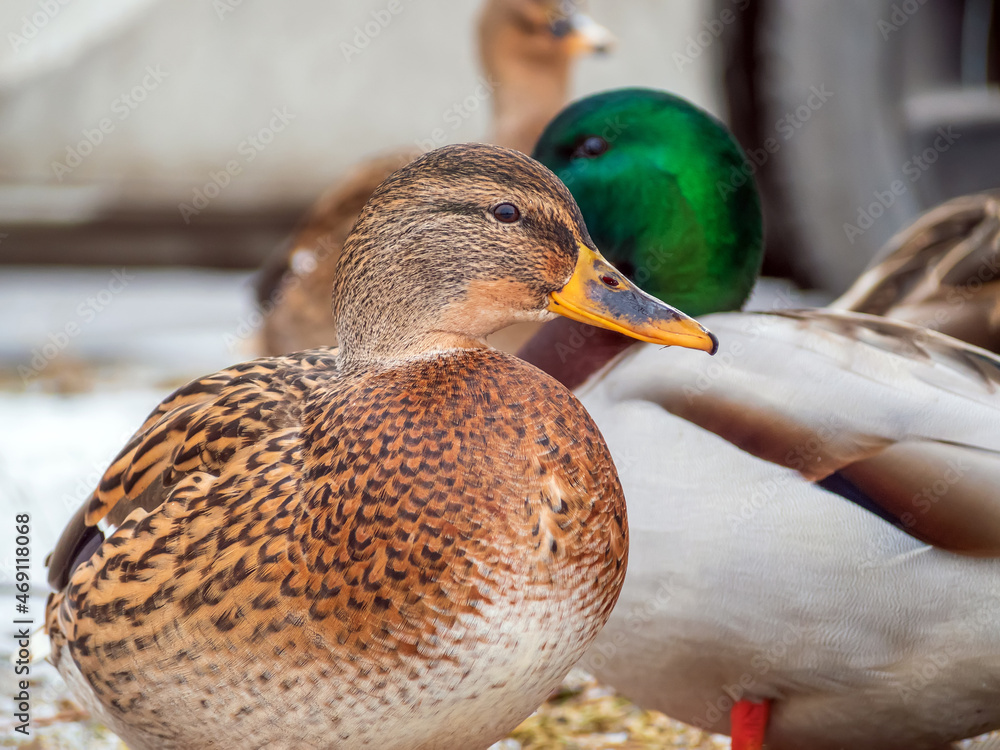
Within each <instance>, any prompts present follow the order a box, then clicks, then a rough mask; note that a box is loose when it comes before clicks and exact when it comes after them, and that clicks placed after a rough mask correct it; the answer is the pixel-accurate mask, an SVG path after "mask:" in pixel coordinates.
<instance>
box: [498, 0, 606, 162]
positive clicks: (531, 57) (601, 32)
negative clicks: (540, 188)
mask: <svg viewBox="0 0 1000 750" xmlns="http://www.w3.org/2000/svg"><path fill="white" fill-rule="evenodd" d="M613 44H614V37H613V36H612V35H611V33H610V32H609V31H608V30H607V29H605V28H604V27H602V26H601V25H600V24H598V23H595V22H594V21H593V20H591V19H590V17H589V16H587V15H585V14H584V13H583V12H581V10H580V7H579V4H578V3H577V2H574V0H488V1H487V2H486V3H485V4H484V6H483V10H482V12H481V13H480V16H479V53H480V56H481V59H482V66H483V70H484V71H485V72H486V80H487V83H488V85H489V88H490V91H491V93H492V103H493V107H494V109H495V113H494V122H493V127H494V132H493V137H492V140H493V141H494V142H496V143H500V144H502V145H504V146H509V147H511V148H516V149H518V150H519V151H524V152H525V153H529V152H530V151H531V147H532V146H534V145H535V141H536V140H537V139H538V134H539V133H541V132H542V129H543V128H544V127H545V125H546V124H548V122H549V120H551V119H552V118H553V117H554V116H555V114H556V113H557V112H558V111H559V110H560V109H561V108H562V107H563V105H564V104H565V103H566V102H567V100H568V99H569V83H570V75H571V71H572V66H573V63H574V62H575V61H576V60H577V59H578V58H579V57H580V56H581V55H585V54H590V53H594V52H606V51H608V50H610V49H611V47H612V46H613Z"/></svg>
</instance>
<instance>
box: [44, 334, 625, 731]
mask: <svg viewBox="0 0 1000 750" xmlns="http://www.w3.org/2000/svg"><path fill="white" fill-rule="evenodd" d="M609 480H611V481H609ZM151 487H156V488H159V489H160V493H161V494H160V496H159V498H158V500H159V504H158V505H157V506H155V507H153V508H152V509H151V511H150V513H149V514H148V515H145V514H144V513H143V512H142V511H138V513H137V515H133V516H132V517H130V518H129V519H128V520H127V521H125V523H124V524H123V525H122V526H121V528H119V530H118V531H117V532H116V533H115V534H114V535H112V536H111V537H110V538H109V539H108V541H107V542H106V543H105V544H104V545H103V547H102V548H101V549H100V550H99V552H98V553H97V554H95V555H94V557H93V558H92V560H91V561H90V562H88V563H86V564H84V565H82V566H81V567H80V568H79V569H78V570H77V571H76V572H75V574H74V575H73V576H72V579H71V583H70V585H69V586H68V588H66V589H65V590H64V591H62V592H59V593H57V594H56V595H54V596H53V598H52V600H51V602H50V605H49V609H48V629H49V632H50V633H52V634H53V641H54V645H55V649H54V652H55V654H56V658H57V659H58V658H59V657H60V651H61V647H62V646H64V645H65V646H66V647H67V651H65V652H62V656H63V658H65V657H66V656H70V657H71V658H72V659H73V660H74V661H75V662H76V663H77V664H78V665H79V668H80V670H81V672H82V673H83V674H84V675H85V676H87V678H88V680H89V684H90V686H91V688H92V689H93V691H94V694H95V696H96V698H97V700H99V701H100V702H102V703H103V705H104V706H105V707H106V710H107V711H108V713H109V714H110V716H112V717H116V718H117V719H118V720H119V721H120V722H122V723H127V724H128V725H129V726H131V727H133V728H134V727H136V726H138V727H139V728H140V729H141V731H142V733H144V734H145V733H151V734H154V735H157V736H163V737H167V736H170V737H172V738H174V739H173V740H172V741H175V742H178V743H180V744H176V745H171V746H172V747H173V746H176V747H188V746H195V745H185V744H183V743H184V742H195V740H194V739H185V737H196V736H198V735H186V734H185V732H188V731H192V730H189V727H190V726H191V725H199V724H202V723H204V722H208V723H209V724H211V723H212V722H213V721H214V720H215V719H213V716H214V713H215V711H216V707H217V705H218V702H217V701H215V700H212V699H211V698H209V699H207V700H206V702H207V706H204V707H199V705H198V701H195V700H194V699H193V697H192V696H191V695H189V694H188V693H190V692H192V691H195V692H197V691H200V690H201V689H202V687H200V685H201V684H202V683H201V682H199V679H200V678H199V673H200V672H201V671H204V670H206V669H207V670H208V672H207V673H205V675H201V676H203V677H206V678H207V676H208V675H209V674H211V673H212V672H214V671H216V670H218V671H219V674H220V676H219V677H213V678H212V679H213V680H217V679H223V678H224V679H225V680H226V681H227V683H228V684H230V686H231V688H230V689H236V686H239V685H241V684H243V683H244V682H245V683H246V685H248V686H249V685H253V684H254V682H255V681H256V680H257V675H259V674H271V675H273V676H274V681H275V683H276V684H277V682H278V681H279V680H280V679H303V680H304V679H308V677H309V676H310V675H313V674H316V675H318V674H320V672H321V671H322V672H323V673H324V674H329V675H330V676H331V677H333V676H335V677H336V678H337V679H336V680H334V681H333V682H332V683H330V684H329V685H327V686H325V687H322V686H320V685H315V686H313V687H312V688H310V695H311V697H312V699H313V700H315V701H317V702H318V703H317V706H316V707H315V710H319V709H320V708H322V709H323V710H324V711H326V712H328V713H329V714H330V715H336V714H337V712H338V711H339V710H340V709H339V708H338V706H339V705H340V703H341V702H342V701H345V700H347V696H348V694H350V693H351V692H352V691H357V690H361V691H362V692H363V691H364V690H374V691H375V692H378V687H377V685H378V684H381V685H382V687H383V688H384V690H383V693H384V698H385V700H387V701H391V702H396V701H398V702H399V706H398V709H399V710H400V711H403V712H406V711H411V710H413V706H410V705H408V704H407V702H408V701H414V700H416V697H417V696H418V695H419V693H420V691H421V690H422V689H426V688H427V687H428V685H427V684H426V682H427V681H428V680H430V679H431V678H430V677H429V676H428V675H429V674H430V673H433V671H434V670H433V669H432V668H431V667H432V666H433V664H434V663H436V662H437V661H438V660H454V661H460V658H459V652H460V650H461V649H462V648H464V647H465V646H463V645H462V644H463V643H464V639H467V638H472V639H485V640H484V644H488V641H489V640H490V638H492V637H495V636H491V635H490V633H491V632H494V628H495V627H496V626H492V627H491V626H489V624H488V623H482V624H480V625H476V624H473V623H472V621H473V620H477V619H478V618H480V617H481V615H480V613H481V612H482V611H483V610H484V609H485V608H488V607H496V606H499V605H500V604H501V603H502V602H503V601H504V600H505V599H510V600H511V602H512V603H513V602H514V601H518V600H522V599H523V600H536V601H543V600H545V599H547V598H554V599H556V600H562V601H564V602H565V604H564V605H559V606H557V607H556V608H555V609H557V610H563V611H564V614H562V615H561V616H563V617H572V618H577V619H579V621H580V623H581V626H582V623H584V622H587V623H589V624H588V625H587V629H589V630H591V631H593V633H596V630H597V629H598V628H599V626H600V624H601V623H603V622H604V621H605V619H606V618H607V616H608V615H609V614H610V611H611V608H612V606H613V604H614V601H615V599H616V597H617V592H618V590H619V588H620V586H621V583H622V580H623V577H624V566H625V554H626V544H627V531H626V525H625V509H624V502H623V498H622V495H621V490H620V487H619V485H618V483H617V479H615V478H614V469H613V466H612V464H611V461H610V458H609V456H608V453H607V451H606V448H605V446H604V443H603V441H602V439H601V438H600V436H599V434H598V433H597V430H596V428H595V426H594V425H593V423H592V421H591V420H590V418H589V417H588V416H587V414H586V413H585V412H584V410H583V408H582V407H581V406H580V405H579V403H578V402H577V401H576V399H575V398H574V397H573V396H572V395H571V394H570V393H569V392H568V391H566V390H565V389H564V388H563V387H562V386H560V385H559V384H557V383H556V382H555V381H553V380H551V379H549V378H547V377H546V376H543V375H541V373H539V372H537V371H535V370H534V368H531V367H530V366H529V365H526V364H524V363H522V362H520V361H519V360H516V359H514V358H512V357H509V356H506V355H503V354H500V353H497V352H494V351H491V350H475V351H469V352H457V353H453V354H451V355H447V356H442V357H439V358H435V359H433V360H430V361H426V362H416V363H409V364H404V365H401V366H399V367H394V368H387V369H382V370H379V371H377V372H373V373H369V374H367V375H364V376H350V377H345V378H339V377H337V369H336V362H335V360H334V358H333V357H332V356H331V355H330V353H329V352H325V351H317V352H306V353H302V354H298V355H292V356H289V357H284V358H279V359H274V360H257V361H255V362H250V363H246V364H244V365H239V366H237V367H234V368H231V369H230V370H227V371H223V372H221V373H218V374H217V375H214V376H212V377H210V378H206V379H203V380H200V381H196V382H195V383H193V384H191V385H190V386H188V387H186V388H184V389H182V390H181V391H178V392H177V393H176V394H174V396H172V397H171V398H169V399H168V400H166V401H165V402H164V404H163V405H161V407H160V408H158V409H157V410H156V412H154V413H153V414H152V415H151V416H150V418H149V419H148V420H147V421H146V423H145V424H144V425H143V427H142V428H141V430H140V431H139V433H137V435H136V437H135V438H134V439H133V440H132V441H131V442H130V443H129V445H128V446H127V447H126V449H125V450H124V451H123V453H122V455H121V456H120V458H119V459H118V460H116V461H115V463H114V464H113V465H112V466H111V468H110V469H109V470H108V472H107V473H106V475H105V477H104V478H103V479H102V482H101V486H100V488H99V490H98V492H96V493H95V496H94V498H93V500H92V501H91V503H90V512H89V514H88V520H90V521H95V520H96V519H97V518H99V517H101V516H103V515H105V514H106V513H114V512H115V510H116V509H117V508H118V507H119V506H125V507H133V506H134V505H135V503H134V500H133V498H134V497H135V496H138V497H141V496H142V495H143V493H144V492H146V491H147V489H148V488H151ZM509 617H513V618H516V617H517V611H516V607H515V609H514V610H512V611H511V612H510V615H509ZM470 618H471V619H470ZM515 622H516V619H515ZM508 626H509V624H508ZM505 629H506V626H505ZM514 629H515V631H516V630H517V626H516V625H515V626H514ZM496 632H497V633H499V632H500V631H496ZM588 635H592V633H590V634H588V633H587V632H585V631H583V630H581V631H580V632H579V633H578V634H577V636H576V637H579V638H581V639H586V638H587V636H588ZM466 646H468V644H466ZM470 648H471V647H470ZM230 649H233V651H232V653H233V654H236V653H238V654H239V658H238V660H237V661H236V662H235V663H232V662H230V659H231V658H232V657H231V656H229V654H230ZM456 649H459V652H457V651H456ZM358 659H361V660H362V661H363V662H364V664H366V665H367V666H365V667H364V669H363V670H362V673H361V677H362V678H363V679H361V678H359V676H358V675H359V673H358V669H360V666H359V665H358V664H355V662H356V661H357V660H358ZM409 659H412V660H413V661H412V663H410V662H408V661H407V660H409ZM57 663H58V662H57ZM199 664H200V665H201V667H200V668H199V667H198V665H199ZM407 664H408V666H404V665H407ZM185 665H188V666H185ZM212 665H215V666H214V667H213V666H212ZM429 665H430V666H429ZM568 666H569V663H567V664H566V667H567V668H568ZM473 667H474V665H472V664H469V665H468V666H467V667H465V669H471V668H473ZM192 669H193V670H194V671H193V673H192V672H191V670H192ZM369 670H371V674H369V675H368V676H367V677H366V676H365V673H368V672H369ZM125 674H142V675H143V679H141V680H133V679H129V680H121V679H119V678H116V675H119V676H121V675H125ZM181 674H186V675H187V676H186V677H185V680H186V681H187V684H186V685H178V684H177V680H178V675H181ZM377 674H382V675H384V677H383V678H381V679H380V680H374V675H377ZM359 679H360V683H359V682H358V680H359ZM372 680H374V682H375V683H377V684H376V687H373V686H372ZM431 681H432V680H431ZM432 682H433V681H432ZM389 683H391V688H390V687H387V686H386V685H387V684H389ZM213 684H214V683H213ZM240 689H241V690H243V689H245V690H248V691H249V697H248V696H243V697H241V698H240V700H244V701H248V702H249V703H248V705H250V706H251V707H252V708H253V709H255V710H257V711H261V710H263V711H264V713H265V716H266V715H268V712H269V711H273V709H274V702H276V701H279V700H280V694H281V693H280V691H278V692H276V693H275V694H273V695H271V694H268V693H267V692H266V690H265V687H264V686H263V685H261V686H259V687H258V686H254V688H253V689H250V688H240ZM275 689H276V690H277V688H275ZM164 694H168V695H172V696H174V697H172V698H170V699H169V700H167V701H166V704H167V705H175V706H181V705H183V706H184V708H185V713H184V716H185V718H184V720H183V721H178V720H177V718H176V716H174V715H172V714H168V715H164V712H163V711H161V710H158V709H160V708H162V705H163V704H164V698H163V696H164ZM154 696H155V697H154ZM384 711H385V712H386V713H391V711H392V707H391V706H387V707H386V708H385V709H384ZM260 720H261V717H260V716H258V717H257V720H256V721H260ZM254 721H255V720H254V719H253V717H252V716H250V715H249V714H248V715H247V716H246V717H245V718H238V719H237V720H236V726H241V727H244V728H246V727H253V726H256V724H255V723H254ZM116 726H117V725H116ZM117 728H118V729H119V731H122V730H121V728H120V726H117ZM199 731H200V730H199ZM254 731H255V732H256V731H258V730H256V729H255V730H254ZM254 736H258V735H254ZM227 746H228V745H227ZM290 746H295V745H290Z"/></svg>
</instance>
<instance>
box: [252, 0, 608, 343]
mask: <svg viewBox="0 0 1000 750" xmlns="http://www.w3.org/2000/svg"><path fill="white" fill-rule="evenodd" d="M478 39H479V53H480V58H481V62H482V67H483V71H484V73H485V74H486V76H487V79H488V80H489V81H490V83H491V85H492V89H493V90H492V97H493V98H492V107H493V117H492V128H491V133H490V135H489V138H490V140H491V141H492V142H493V143H496V144H498V145H501V146H506V147H508V148H514V149H517V150H518V151H521V152H522V153H530V152H531V149H532V148H533V147H534V144H535V141H536V140H537V139H538V136H539V135H540V134H541V132H542V130H543V129H544V128H545V126H546V125H547V124H548V123H549V121H550V120H551V119H552V118H553V117H555V115H556V114H557V113H558V112H559V110H561V109H562V108H563V107H564V106H565V105H566V102H567V101H568V98H569V88H570V84H571V80H570V79H571V74H572V68H573V63H574V61H576V60H577V59H578V58H579V57H580V56H581V55H585V54H591V53H603V52H607V51H608V50H610V49H611V47H612V45H613V43H614V37H613V36H612V35H611V34H610V33H609V32H608V31H607V30H606V29H605V28H603V27H602V26H600V25H599V24H597V23H595V22H594V21H593V20H591V19H590V18H589V17H588V16H587V15H585V14H584V13H582V12H581V11H580V10H579V9H578V8H577V7H576V4H575V3H573V2H568V1H567V0H487V2H486V3H485V4H484V6H483V9H482V12H481V14H480V16H479V23H478ZM420 153H421V152H420V151H419V150H416V149H404V150H399V151H395V152H391V153H387V154H383V155H380V156H377V157H375V158H372V159H369V160H368V161H366V162H364V163H362V164H360V165H358V166H357V167H355V168H354V170H353V171H352V172H351V173H349V174H348V175H346V176H345V177H344V178H343V179H342V180H341V181H339V182H338V183H337V184H335V185H334V186H333V187H331V188H330V190H329V191H328V192H327V193H326V194H324V195H323V196H322V197H321V198H320V199H319V200H318V201H317V202H316V204H315V205H314V206H313V207H312V209H310V211H309V213H308V214H307V215H306V217H305V218H304V220H303V222H302V225H301V227H300V229H299V230H297V232H296V234H295V235H294V237H292V238H291V240H290V241H289V243H287V244H286V245H283V246H281V247H279V248H278V249H276V251H275V252H274V253H273V254H272V255H271V256H270V257H269V258H268V259H267V260H266V261H265V263H264V265H263V267H262V269H261V271H260V276H259V281H258V284H257V290H256V291H257V298H258V303H259V304H260V306H261V308H262V310H264V311H265V313H266V315H265V322H264V326H263V330H262V333H261V348H262V351H263V353H264V354H269V355H278V354H286V353H288V352H292V351H300V350H304V349H311V348H314V347H319V346H335V345H336V343H337V336H336V331H335V330H334V327H333V322H332V319H331V318H330V289H331V288H332V286H333V277H334V272H335V269H336V265H337V258H338V257H339V255H340V249H341V247H343V244H344V240H345V239H346V237H347V235H348V233H349V232H350V230H351V227H352V226H353V225H354V222H355V221H356V220H357V217H358V213H359V212H360V211H361V208H362V207H363V206H364V204H365V202H366V201H367V200H368V198H369V196H371V194H372V191H373V190H374V189H375V188H376V187H377V186H378V185H379V184H380V183H381V182H382V181H383V180H384V179H385V178H386V177H388V176H389V175H390V174H391V173H392V172H394V171H395V170H397V169H399V168H400V167H401V166H403V165H404V164H407V163H408V162H410V161H412V160H413V159H414V158H416V157H417V156H419V155H420ZM533 330H534V329H533V328H531V327H523V326H521V327H515V332H512V333H511V334H508V335H510V336H512V338H511V339H510V340H509V341H507V340H506V339H503V340H501V341H499V342H498V341H494V340H493V339H492V338H491V342H492V343H494V345H498V346H499V348H502V349H505V350H508V351H513V350H516V348H517V346H518V345H519V344H520V343H523V341H524V340H525V339H526V338H527V336H528V335H530V332H533ZM524 331H527V333H524ZM519 332H520V333H519ZM499 335H500V336H501V337H503V336H504V334H499Z"/></svg>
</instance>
